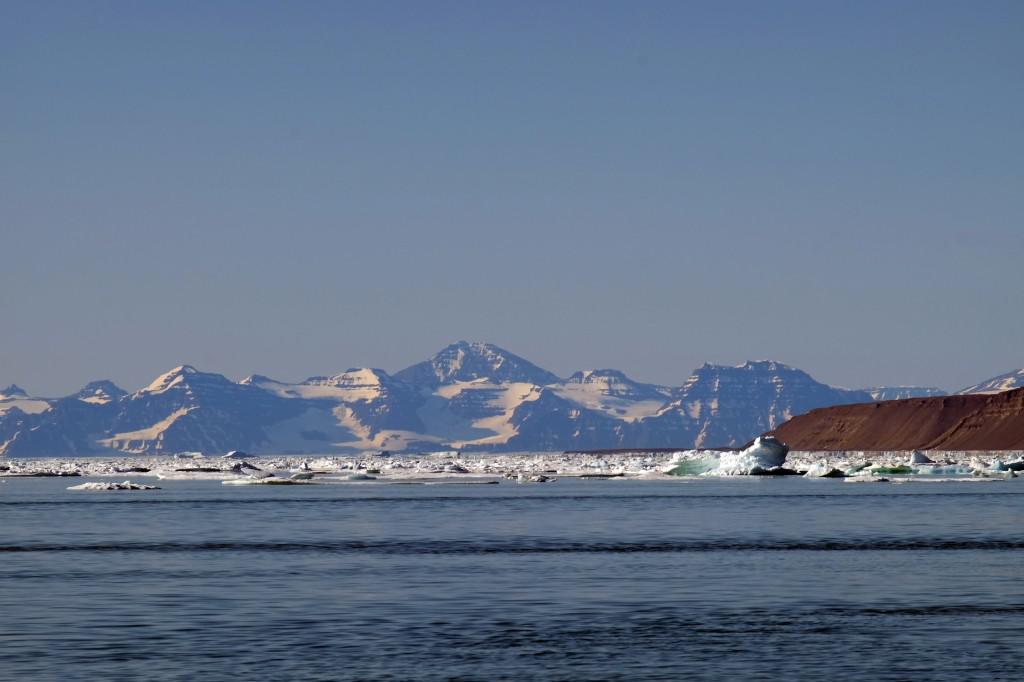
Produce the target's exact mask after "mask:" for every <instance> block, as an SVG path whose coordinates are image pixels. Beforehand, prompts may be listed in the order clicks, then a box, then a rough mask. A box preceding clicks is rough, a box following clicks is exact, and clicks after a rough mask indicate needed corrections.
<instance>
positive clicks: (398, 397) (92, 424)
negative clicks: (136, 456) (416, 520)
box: [0, 341, 1024, 456]
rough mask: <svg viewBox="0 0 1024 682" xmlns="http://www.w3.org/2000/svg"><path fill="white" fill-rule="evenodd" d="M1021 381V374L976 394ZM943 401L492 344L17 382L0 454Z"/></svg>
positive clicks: (442, 443) (739, 370) (553, 431)
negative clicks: (287, 374) (554, 357)
mask: <svg viewBox="0 0 1024 682" xmlns="http://www.w3.org/2000/svg"><path fill="white" fill-rule="evenodd" d="M1014 376H1016V377H1017V379H1013V377H1014ZM1013 381H1018V382H1024V371H1022V372H1019V373H1016V374H1008V375H1004V377H1000V378H997V379H993V380H990V381H989V382H982V383H980V384H978V385H977V386H975V387H972V388H971V389H967V390H969V391H973V392H979V393H980V392H993V391H994V390H996V388H998V387H1000V386H1003V385H1008V384H1010V383H1013ZM993 382H995V383H993ZM1011 388H1012V386H1011ZM935 395H943V392H942V391H940V390H939V389H934V388H918V387H874V388H869V389H864V390H848V389H842V388H835V387H832V386H828V385H825V384H823V383H820V382H818V381H815V380H814V379H813V378H812V377H811V376H810V375H808V374H807V373H806V372H803V371H801V370H799V369H796V368H794V367H789V366H787V365H784V364H782V363H779V362H772V361H767V360H766V361H757V362H746V363H743V364H741V365H737V366H725V365H712V364H705V365H704V366H702V367H700V368H698V369H696V370H695V371H694V372H693V373H692V374H691V375H690V377H689V378H688V379H687V380H686V381H685V382H684V383H683V384H682V385H681V386H675V387H673V386H660V385H655V384H646V383H642V382H637V381H634V380H632V379H630V378H629V377H627V376H626V375H625V374H624V373H622V372H621V371H619V370H615V369H591V370H583V371H579V372H576V373H575V374H573V375H572V376H570V377H568V378H566V379H563V378H560V377H558V376H557V375H555V374H553V373H552V372H549V371H547V370H545V369H543V368H541V367H538V366H537V365H535V364H533V363H531V362H529V361H528V360H526V359H524V358H522V357H519V356H517V355H515V354H513V353H510V352H508V351H506V350H504V349H502V348H499V347H498V346H495V345H493V344H488V343H469V342H466V341H459V342H458V343H454V344H451V345H449V346H447V347H446V348H444V349H442V350H441V351H440V352H438V353H437V354H435V355H434V356H432V357H431V358H429V359H427V360H424V361H423V362H420V363H417V364H415V365H412V366H411V367H408V368H406V369H403V370H401V371H399V372H395V373H394V374H388V373H387V372H385V371H383V370H380V369H372V368H356V369H349V370H347V371H345V372H342V373H340V374H336V375H324V376H314V377H310V378H309V379H306V380H305V381H301V382H298V383H288V382H282V381H276V380H274V379H271V378H269V377H266V376H261V375H252V376H249V377H247V378H245V379H243V380H242V381H238V382H235V381H232V380H230V379H228V378H227V377H224V376H222V375H220V374H214V373H208V372H201V371H199V370H197V369H196V368H194V367H192V366H189V365H182V366H180V367H176V368H174V369H172V370H170V371H169V372H166V373H165V374H162V375H161V376H159V377H157V378H156V379H155V380H154V381H153V382H152V383H150V384H149V385H148V386H146V387H145V388H142V389H140V390H138V391H135V392H134V393H128V392H126V391H124V390H122V389H120V388H119V387H117V386H116V385H114V384H113V383H111V382H109V381H94V382H91V383H89V384H88V385H86V386H85V387H83V388H82V389H81V390H80V391H78V392H77V393H75V394H72V395H70V396H66V397H64V398H57V399H52V398H39V397H33V396H31V395H29V394H28V393H27V392H26V391H24V390H22V389H21V388H19V387H17V386H13V385H12V386H9V387H7V388H5V389H0V454H2V455H7V456H43V455H53V456H61V455H85V454H102V453H108V454H110V453H116V452H127V453H152V454H158V453H175V452H183V451H200V452H206V453H217V452H225V451H228V450H245V451H248V452H253V453H268V454H269V453H275V454H288V453H320V454H331V453H351V452H357V451H362V450H391V451H436V450H447V449H460V450H498V451H523V450H570V449H573V450H578V449H603V448H691V447H721V446H736V445H741V444H743V443H745V442H747V441H749V440H750V439H751V438H753V437H754V436H756V435H758V434H760V433H764V432H766V431H769V430H772V429H775V428H776V427H778V426H779V425H781V424H782V423H783V422H785V421H787V420H788V419H790V418H791V417H794V416H796V415H800V414H803V413H806V412H808V411H809V410H812V409H814V408H819V407H826V406H831V405H845V404H852V403H870V402H872V401H876V400H889V399H893V398H908V397H926V396H935Z"/></svg>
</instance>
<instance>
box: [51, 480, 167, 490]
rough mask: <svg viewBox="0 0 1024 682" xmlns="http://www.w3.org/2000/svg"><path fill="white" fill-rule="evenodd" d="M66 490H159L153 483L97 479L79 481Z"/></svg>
mask: <svg viewBox="0 0 1024 682" xmlns="http://www.w3.org/2000/svg"><path fill="white" fill-rule="evenodd" d="M68 490H93V491H103V490H160V488H159V487H157V486H155V485H144V484H142V483H132V482H131V481H123V482H121V483H101V482H99V481H90V482H89V483H80V484H79V485H73V486H70V487H69V488H68Z"/></svg>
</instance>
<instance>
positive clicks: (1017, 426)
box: [772, 389, 1024, 450]
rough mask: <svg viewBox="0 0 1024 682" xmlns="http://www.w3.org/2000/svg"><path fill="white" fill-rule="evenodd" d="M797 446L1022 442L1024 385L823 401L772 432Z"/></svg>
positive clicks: (1004, 445)
mask: <svg viewBox="0 0 1024 682" xmlns="http://www.w3.org/2000/svg"><path fill="white" fill-rule="evenodd" d="M772 434H773V435H775V436H777V437H778V438H779V439H780V440H782V441H784V442H786V443H787V444H788V445H789V446H790V447H791V448H792V449H794V450H930V449H934V450H1012V449H1021V448H1024V389H1016V390H1013V391H1005V392H1002V393H998V394H991V395H989V394H972V395H956V396H943V397H937V398H911V399H907V400H891V401H887V402H880V403H873V404H866V405H840V406H835V407H825V408H821V409H818V410H812V411H811V412H809V413H807V414H805V415H802V416H798V417H795V418H793V419H791V420H790V421H788V422H786V423H785V424H782V425H781V426H780V427H779V428H777V429H775V430H774V431H773V432H772Z"/></svg>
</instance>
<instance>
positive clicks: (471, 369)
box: [394, 341, 559, 388]
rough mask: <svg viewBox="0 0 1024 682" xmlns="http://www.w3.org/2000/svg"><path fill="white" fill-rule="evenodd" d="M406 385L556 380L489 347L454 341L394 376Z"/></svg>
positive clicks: (548, 382) (494, 346) (513, 355)
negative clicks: (481, 380) (406, 383)
mask: <svg viewBox="0 0 1024 682" xmlns="http://www.w3.org/2000/svg"><path fill="white" fill-rule="evenodd" d="M394 377H395V378H396V379H399V380H402V381H406V382H408V383H410V384H416V385H419V386H428V387H431V388H436V387H437V386H441V385H444V384H450V383H454V382H457V381H476V380H478V379H485V380H487V381H490V382H492V383H496V384H507V383H516V382H524V383H532V384H538V385H546V384H552V383H556V382H557V381H558V380H559V379H558V377H557V376H555V375H554V374H552V373H551V372H549V371H547V370H545V369H541V368H540V367H538V366H537V365H534V364H533V363H532V362H530V361H528V360H526V359H524V358H521V357H519V356H518V355H515V354H514V353H510V352H509V351H507V350H505V349H504V348H500V347H499V346H496V345H494V344H492V343H481V342H469V341H458V342H456V343H453V344H451V345H449V346H446V347H445V348H442V349H441V350H440V351H439V352H438V353H437V354H436V355H434V356H433V357H432V358H430V359H429V360H424V361H423V362H420V363H417V364H415V365H413V366H411V367H407V368H406V369H403V370H402V371H400V372H396V373H395V374H394Z"/></svg>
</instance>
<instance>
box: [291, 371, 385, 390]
mask: <svg viewBox="0 0 1024 682" xmlns="http://www.w3.org/2000/svg"><path fill="white" fill-rule="evenodd" d="M390 380H391V375H389V374H388V373H387V372H385V371H384V370H382V369H376V368H373V367H350V368H349V369H347V370H345V371H344V372H342V373H341V374H335V375H334V376H330V377H327V376H317V377H309V378H308V379H306V380H305V381H303V382H302V383H303V384H305V385H307V386H339V387H342V388H353V387H367V386H380V385H381V384H384V383H387V382H389V381H390Z"/></svg>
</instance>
